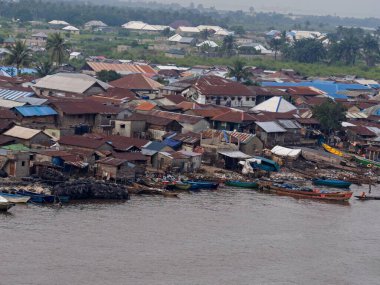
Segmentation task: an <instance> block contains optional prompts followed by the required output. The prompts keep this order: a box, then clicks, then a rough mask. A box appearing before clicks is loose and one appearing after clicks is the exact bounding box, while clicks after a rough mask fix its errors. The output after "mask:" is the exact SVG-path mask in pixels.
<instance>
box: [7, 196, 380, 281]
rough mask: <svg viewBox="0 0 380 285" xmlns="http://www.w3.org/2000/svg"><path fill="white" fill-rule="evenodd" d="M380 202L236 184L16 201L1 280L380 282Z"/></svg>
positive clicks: (8, 232) (8, 216)
mask: <svg viewBox="0 0 380 285" xmlns="http://www.w3.org/2000/svg"><path fill="white" fill-rule="evenodd" d="M354 189H355V191H356V192H357V193H359V191H361V190H362V189H359V188H354ZM373 193H374V194H376V193H377V194H379V195H380V188H379V189H374V191H373ZM379 209H380V201H365V202H360V201H355V200H354V198H352V199H351V201H350V204H349V205H340V204H330V203H322V202H316V201H309V200H296V199H293V198H290V197H280V196H276V195H270V194H264V193H257V192H255V191H251V190H244V189H243V190H235V189H234V190H231V189H226V188H224V189H220V190H218V191H215V192H207V191H205V192H201V193H195V194H181V196H180V199H175V198H163V197H152V196H144V197H135V196H133V197H132V200H130V201H128V202H124V203H74V204H69V205H67V206H64V207H63V208H61V209H56V208H52V207H41V206H34V205H29V206H16V207H14V208H12V209H11V210H10V212H11V213H10V214H2V215H0V230H1V235H0V240H1V243H0V250H1V251H0V253H1V262H0V284H19V285H21V284H36V285H37V284H38V285H44V284H49V285H54V284H81V285H83V284H112V285H115V284H136V285H139V284H144V285H145V284H149V285H155V284H157V285H170V284H173V285H174V284H175V285H177V284H186V285H187V284H188V285H195V284H207V285H213V284H215V285H222V284H380V217H379V212H380V211H379Z"/></svg>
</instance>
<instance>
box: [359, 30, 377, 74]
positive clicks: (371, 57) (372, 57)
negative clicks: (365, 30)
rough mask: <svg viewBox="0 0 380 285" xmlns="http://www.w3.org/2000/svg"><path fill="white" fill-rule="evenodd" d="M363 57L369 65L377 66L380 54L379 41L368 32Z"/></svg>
mask: <svg viewBox="0 0 380 285" xmlns="http://www.w3.org/2000/svg"><path fill="white" fill-rule="evenodd" d="M362 53H363V58H364V60H365V62H366V64H367V66H369V67H371V66H375V64H376V61H377V60H378V59H379V56H380V48H379V42H378V41H377V39H376V38H375V37H374V36H371V35H370V34H367V35H366V36H365V37H364V39H363V50H362Z"/></svg>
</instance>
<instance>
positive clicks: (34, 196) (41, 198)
mask: <svg viewBox="0 0 380 285" xmlns="http://www.w3.org/2000/svg"><path fill="white" fill-rule="evenodd" d="M17 194H19V195H22V196H28V197H30V201H32V202H34V203H54V201H55V197H54V196H53V195H47V194H38V193H34V192H31V191H26V190H19V191H17Z"/></svg>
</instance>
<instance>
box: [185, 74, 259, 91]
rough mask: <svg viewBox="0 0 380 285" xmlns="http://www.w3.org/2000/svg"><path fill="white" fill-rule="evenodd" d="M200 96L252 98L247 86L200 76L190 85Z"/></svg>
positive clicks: (215, 77) (214, 77)
mask: <svg viewBox="0 0 380 285" xmlns="http://www.w3.org/2000/svg"><path fill="white" fill-rule="evenodd" d="M192 88H195V89H196V90H198V92H200V93H201V94H202V95H206V96H207V95H214V96H254V95H255V93H254V92H253V91H251V90H250V89H249V88H248V87H247V86H245V85H243V84H241V83H239V82H235V81H232V80H229V79H226V78H222V77H219V76H214V75H208V76H201V77H199V78H198V80H197V81H196V82H195V83H194V84H193V85H192Z"/></svg>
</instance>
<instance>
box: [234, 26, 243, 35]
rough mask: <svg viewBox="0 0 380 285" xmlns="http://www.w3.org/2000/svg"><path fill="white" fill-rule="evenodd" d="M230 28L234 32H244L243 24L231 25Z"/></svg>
mask: <svg viewBox="0 0 380 285" xmlns="http://www.w3.org/2000/svg"><path fill="white" fill-rule="evenodd" d="M231 30H232V31H234V32H235V34H237V35H239V36H242V35H244V34H245V29H244V27H243V26H233V27H231Z"/></svg>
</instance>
